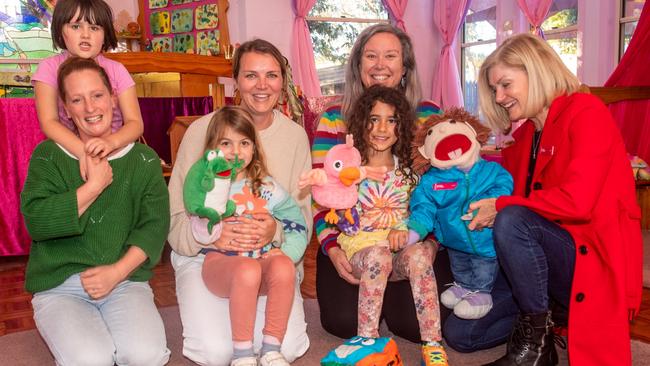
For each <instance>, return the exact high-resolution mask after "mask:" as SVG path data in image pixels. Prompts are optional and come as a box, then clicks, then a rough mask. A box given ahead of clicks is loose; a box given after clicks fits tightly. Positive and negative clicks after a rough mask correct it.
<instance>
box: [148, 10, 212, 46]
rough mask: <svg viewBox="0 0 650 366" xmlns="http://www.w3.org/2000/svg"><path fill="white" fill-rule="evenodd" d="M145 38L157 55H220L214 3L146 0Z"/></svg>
mask: <svg viewBox="0 0 650 366" xmlns="http://www.w3.org/2000/svg"><path fill="white" fill-rule="evenodd" d="M144 21H145V28H146V36H147V38H148V39H150V40H151V49H152V50H153V51H156V52H182V53H196V54H201V55H217V54H219V52H220V50H219V41H220V32H219V11H218V7H217V4H215V1H214V0H144Z"/></svg>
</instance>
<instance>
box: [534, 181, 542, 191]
mask: <svg viewBox="0 0 650 366" xmlns="http://www.w3.org/2000/svg"><path fill="white" fill-rule="evenodd" d="M533 189H534V190H536V191H538V190H540V189H542V183H540V182H535V183H534V184H533Z"/></svg>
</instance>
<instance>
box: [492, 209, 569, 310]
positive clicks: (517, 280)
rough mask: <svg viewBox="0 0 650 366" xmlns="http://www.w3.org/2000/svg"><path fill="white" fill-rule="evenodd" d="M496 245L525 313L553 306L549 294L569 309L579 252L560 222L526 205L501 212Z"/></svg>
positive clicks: (495, 231) (496, 221) (496, 222)
mask: <svg viewBox="0 0 650 366" xmlns="http://www.w3.org/2000/svg"><path fill="white" fill-rule="evenodd" d="M494 246H495V249H496V252H497V257H498V258H499V263H501V267H502V268H503V271H504V273H505V274H506V277H507V278H508V280H509V281H510V285H511V288H512V294H513V296H514V298H515V299H516V301H517V304H518V305H519V308H520V310H521V312H522V313H524V314H536V313H541V312H545V311H547V310H548V309H549V295H550V296H551V297H552V298H553V299H554V300H555V301H557V302H558V303H559V304H561V305H563V306H564V307H566V308H568V306H569V300H570V297H571V282H572V280H573V270H574V265H575V259H576V253H575V243H574V241H573V237H571V235H570V234H569V232H568V231H566V230H565V229H563V228H562V227H561V226H560V225H558V224H556V223H554V222H551V221H549V220H548V219H546V218H544V217H542V216H540V215H539V214H537V213H535V212H533V211H531V210H530V209H528V208H525V207H522V206H508V207H505V208H504V209H503V210H501V211H499V213H498V214H497V217H496V219H495V222H494Z"/></svg>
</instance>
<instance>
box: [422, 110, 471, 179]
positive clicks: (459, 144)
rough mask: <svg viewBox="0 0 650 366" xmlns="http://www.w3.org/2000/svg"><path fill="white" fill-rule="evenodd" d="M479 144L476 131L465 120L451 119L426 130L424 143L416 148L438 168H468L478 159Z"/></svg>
mask: <svg viewBox="0 0 650 366" xmlns="http://www.w3.org/2000/svg"><path fill="white" fill-rule="evenodd" d="M480 149H481V145H480V144H479V142H478V140H476V131H474V129H473V128H472V126H470V125H469V123H466V122H458V121H455V120H452V119H448V120H446V121H443V122H440V123H438V124H436V125H435V126H432V127H431V128H429V130H428V131H427V137H426V139H425V141H424V145H422V146H420V147H419V148H418V150H419V151H420V154H422V156H424V157H426V158H427V159H429V161H430V162H431V165H432V166H434V167H436V168H438V169H449V168H451V167H454V166H456V167H458V168H459V169H463V170H468V169H469V168H471V167H472V165H474V163H475V162H476V161H477V160H478V157H479V152H480Z"/></svg>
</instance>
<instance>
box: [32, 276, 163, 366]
mask: <svg viewBox="0 0 650 366" xmlns="http://www.w3.org/2000/svg"><path fill="white" fill-rule="evenodd" d="M32 306H33V307H34V320H35V322H36V327H37V328H38V331H39V332H40V333H41V336H43V339H44V340H45V343H47V346H48V347H49V348H50V351H51V352H52V355H53V356H54V358H55V359H56V364H57V365H106V366H108V365H113V364H115V363H117V364H118V365H142V366H155V365H164V364H166V363H167V361H168V360H169V350H168V349H167V340H166V337H165V328H164V326H163V322H162V318H161V317H160V314H159V313H158V309H156V305H155V304H154V302H153V293H152V291H151V287H149V284H148V283H146V282H132V281H123V282H121V283H119V284H118V285H117V286H116V287H115V288H114V289H113V291H112V292H111V293H110V294H109V295H108V296H105V297H104V298H101V299H99V300H93V299H91V298H90V297H89V296H88V294H87V293H86V292H85V291H84V289H83V287H82V286H81V281H80V279H79V275H78V274H75V275H72V276H70V277H69V278H68V279H67V280H66V281H65V282H63V283H62V284H61V285H59V286H57V287H55V288H53V289H50V290H46V291H41V292H38V293H36V294H35V295H34V298H33V299H32Z"/></svg>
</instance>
